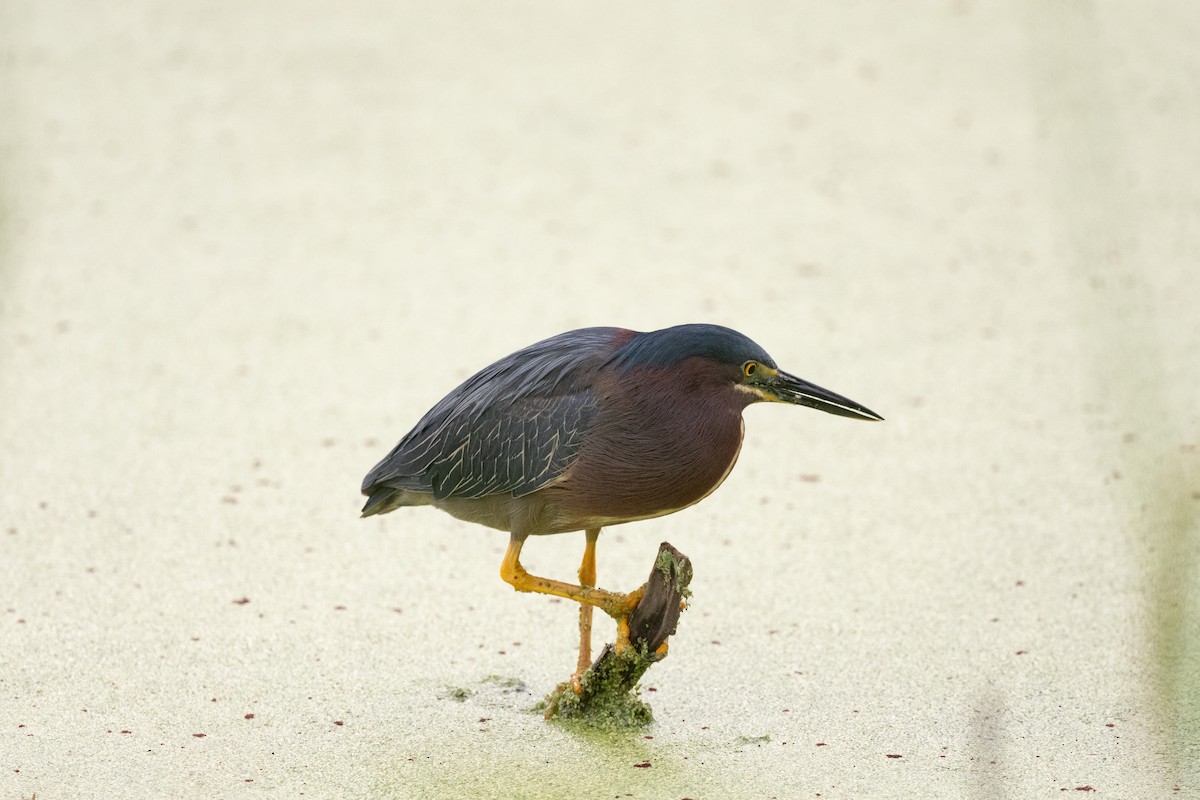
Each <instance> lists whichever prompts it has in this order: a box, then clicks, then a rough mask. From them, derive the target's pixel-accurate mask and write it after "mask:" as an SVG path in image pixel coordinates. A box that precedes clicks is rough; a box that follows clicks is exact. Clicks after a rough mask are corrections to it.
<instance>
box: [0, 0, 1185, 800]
mask: <svg viewBox="0 0 1200 800" xmlns="http://www.w3.org/2000/svg"><path fill="white" fill-rule="evenodd" d="M1197 42H1200V5H1197V4H1194V3H1187V2H1157V3H1156V2H1134V0H1126V1H1125V2H1120V1H1118V0H1112V1H1110V2H1095V3H1087V2H1040V1H1039V2H1034V0H1027V2H1016V3H1000V2H993V3H982V2H966V1H960V2H921V3H783V2H777V3H726V4H719V3H709V2H691V3H672V4H644V3H620V4H617V3H603V4H602V3H588V4H584V3H557V4H556V3H513V2H501V3H397V2H373V3H369V2H364V3H333V2H325V3H321V2H308V3H270V2H250V3H242V2H221V3H201V2H179V3H174V2H172V3H153V2H139V3H84V2H46V1H45V0H7V2H4V3H3V4H2V5H0V104H2V105H0V202H2V204H3V205H2V209H3V211H2V213H3V220H2V223H0V448H2V449H0V487H2V488H0V796H2V797H6V798H7V797H14V798H15V797H19V798H29V797H31V796H32V795H33V794H34V793H36V794H37V797H38V799H39V800H58V798H80V797H145V798H155V797H173V798H174V797H187V798H192V797H194V798H222V797H254V796H259V795H265V794H272V795H273V796H277V797H298V796H299V795H300V793H303V795H304V797H317V798H325V797H330V798H332V797H337V798H349V797H382V798H409V797H411V798H424V797H453V798H462V797H503V798H517V797H529V798H558V797H561V798H593V797H594V798H608V797H627V796H628V797H634V798H652V799H653V798H681V797H691V798H706V799H707V798H741V797H746V798H769V797H778V798H798V797H815V796H816V795H817V794H818V793H819V794H820V795H821V797H823V798H831V797H832V798H860V797H881V798H882V797H889V798H891V797H946V798H959V797H964V796H966V797H980V798H984V797H986V798H996V797H1013V798H1030V797H1056V798H1057V797H1061V796H1063V795H1062V794H1061V790H1062V789H1064V788H1065V789H1067V790H1068V791H1069V792H1070V794H1068V795H1067V796H1079V795H1076V794H1075V790H1076V788H1077V787H1084V786H1090V787H1093V788H1094V789H1095V790H1096V791H1097V795H1096V796H1098V797H1127V798H1149V797H1167V796H1192V797H1195V796H1197V795H1198V794H1200V778H1198V775H1197V771H1198V768H1197V762H1198V761H1200V751H1198V745H1197V720H1198V719H1200V687H1198V684H1197V681H1196V678H1195V675H1196V674H1197V666H1196V665H1197V664H1198V663H1200V646H1198V645H1197V642H1198V640H1200V636H1198V635H1197V619H1198V617H1197V612H1198V608H1197V604H1198V600H1197V592H1196V585H1197V583H1198V582H1200V577H1198V575H1197V568H1196V559H1197V548H1198V545H1197V514H1198V511H1200V463H1198V462H1200V388H1198V387H1200V312H1198V311H1197V308H1198V307H1200V266H1198V262H1200V145H1198V143H1200V126H1198V124H1197V123H1198V122H1200V85H1198V83H1197V81H1198V77H1197V76H1198V75H1200V47H1198V46H1197ZM702 320H703V321H712V322H719V323H724V324H727V325H731V326H733V327H736V328H738V329H740V330H743V331H744V332H746V333H747V334H749V335H750V336H751V337H753V338H754V339H756V340H757V341H758V342H760V343H761V344H762V345H763V346H764V347H766V348H767V349H768V350H769V351H770V352H771V353H772V354H773V355H774V356H775V357H776V359H777V360H778V361H779V362H780V364H781V365H782V366H783V367H784V368H785V369H788V370H790V371H793V372H796V373H798V374H800V375H801V376H803V377H806V378H808V379H810V380H813V381H815V382H817V383H819V384H822V385H826V386H828V387H829V388H831V389H834V390H836V391H839V392H843V393H845V394H847V395H849V396H850V397H853V398H855V399H856V400H859V401H860V402H862V403H865V404H866V405H868V406H870V407H872V408H874V409H876V410H877V411H879V412H880V413H882V414H883V415H884V416H885V417H887V419H888V421H887V422H886V423H883V424H879V425H868V424H862V423H854V422H850V421H848V420H844V419H839V418H836V417H831V416H826V415H822V414H817V413H814V412H810V411H802V410H796V409H789V408H783V407H756V408H752V409H750V410H749V411H748V413H747V415H746V416H747V436H746V444H745V448H744V450H743V454H742V459H741V463H740V464H739V465H738V467H737V469H736V470H735V471H734V472H733V474H732V476H731V477H730V479H729V480H728V482H727V483H726V484H725V486H724V487H722V489H721V490H720V491H718V492H717V493H716V494H714V495H713V496H712V497H711V498H709V499H708V500H706V501H705V502H704V503H703V504H701V505H699V506H697V507H695V508H693V509H690V510H688V511H686V512H684V513H681V514H677V515H675V516H672V517H667V518H663V519H660V520H654V521H649V522H645V523H639V524H636V525H630V526H626V527H624V528H618V529H615V530H613V531H610V532H609V533H607V534H606V535H605V536H604V537H603V538H602V540H601V544H600V582H601V585H604V586H608V587H611V588H615V589H628V588H632V587H633V586H634V585H636V584H637V583H638V582H640V580H641V579H642V578H643V577H644V575H645V573H646V572H647V571H648V569H649V567H650V563H651V561H652V559H653V555H654V552H655V549H656V547H657V544H658V542H659V541H661V540H664V539H666V540H670V541H671V542H672V543H674V544H675V545H676V546H677V547H679V548H680V549H681V550H683V551H684V552H686V553H688V554H689V555H690V556H691V558H692V559H693V561H694V563H695V568H696V578H695V581H694V583H693V588H694V590H695V593H696V596H695V602H694V604H693V606H692V608H691V610H689V611H688V612H687V613H686V614H685V616H684V618H683V620H682V622H681V627H680V630H679V634H678V635H677V636H676V637H675V638H674V639H673V640H672V650H671V656H670V658H669V659H668V660H667V661H666V662H664V663H663V664H662V665H660V666H658V667H655V668H654V670H653V671H652V672H651V673H650V674H649V675H648V677H647V681H646V683H647V685H648V686H650V687H654V688H655V689H656V691H654V692H652V693H647V697H648V699H650V701H651V702H652V703H653V705H654V708H655V712H656V715H657V719H658V722H657V723H656V725H655V726H654V727H653V728H652V729H650V730H649V731H647V732H646V733H645V734H644V735H645V736H652V737H653V738H652V739H650V738H643V734H636V735H632V736H629V737H618V738H605V737H600V738H594V737H588V736H582V735H579V734H576V733H571V732H568V731H564V730H562V729H560V728H557V727H553V726H549V725H546V724H545V723H543V722H542V721H541V720H540V719H539V718H538V717H537V716H536V715H533V714H530V713H527V711H526V709H527V708H528V707H529V706H530V705H531V704H532V703H533V702H534V701H535V700H536V699H537V698H539V697H541V696H542V695H544V694H545V693H546V692H547V691H549V690H550V688H552V687H553V685H554V684H555V683H556V682H557V681H559V680H561V679H562V678H564V677H565V675H566V673H567V672H568V670H569V669H570V666H571V664H572V659H573V650H572V648H573V646H574V641H573V636H574V622H575V610H574V608H572V607H571V606H570V605H569V604H566V603H554V602H551V601H549V600H547V599H544V598H537V597H532V596H528V595H517V594H515V593H514V592H512V590H511V589H509V587H507V586H506V585H504V584H503V583H502V582H501V581H500V579H499V577H498V574H497V573H498V567H499V562H500V553H501V551H502V548H503V545H504V537H503V535H502V534H498V533H495V532H491V531H486V530H483V529H477V528H471V527H469V526H466V525H464V524H462V523H459V522H457V521H455V520H453V519H451V518H449V517H447V516H444V515H440V514H437V513H434V512H432V511H429V510H414V511H407V512H404V513H397V514H393V515H390V516H387V517H384V518H377V519H371V520H368V521H360V520H358V519H356V516H357V510H358V507H359V503H360V498H359V497H358V493H357V492H358V483H359V480H360V479H361V477H362V475H363V473H364V472H365V471H366V470H367V469H368V468H369V467H370V466H371V465H372V464H373V463H374V462H375V461H376V460H377V459H378V458H379V457H380V456H382V455H383V453H384V452H386V450H387V448H388V447H390V446H391V444H392V443H393V442H394V441H395V440H396V439H397V438H399V437H400V436H401V435H402V434H403V433H404V432H405V431H406V430H407V429H408V427H409V426H410V425H411V424H412V423H413V422H414V421H415V420H416V418H417V417H418V416H419V415H420V414H421V413H422V412H423V411H424V410H425V409H426V408H427V407H428V406H429V405H431V404H432V403H433V402H434V401H436V400H437V399H438V398H439V397H441V395H442V394H443V393H444V392H446V391H447V390H449V389H450V388H451V387H452V386H453V385H454V384H455V383H456V382H457V381H458V380H460V379H461V378H463V377H465V376H466V375H467V374H469V373H470V372H471V371H473V370H474V369H476V368H478V367H480V366H482V365H484V364H485V363H487V362H488V361H490V360H491V359H493V358H496V357H499V356H501V355H504V354H505V353H507V352H509V351H511V350H513V349H516V348H517V347H520V346H522V345H524V344H527V343H529V342H531V341H533V340H536V339H539V338H542V337H544V336H547V335H550V334H553V333H556V332H558V331H561V330H564V329H568V328H572V327H577V326H582V325H593V324H604V325H624V326H628V327H635V328H642V329H645V328H655V327H660V326H664V325H668V324H673V323H677V322H683V321H702ZM581 548H582V537H580V536H559V537H552V538H549V539H543V540H537V541H534V542H531V543H530V545H529V546H528V547H527V548H526V552H527V565H528V566H529V567H530V568H531V569H534V570H537V571H540V572H542V573H547V574H552V575H557V576H560V577H568V576H570V575H571V573H572V570H573V569H574V566H575V564H576V563H577V559H578V555H579V552H580V550H581ZM241 598H249V600H250V602H249V603H246V604H236V603H234V601H235V600H238V599H241ZM397 608H398V609H400V611H399V612H397V611H396V610H394V609H397ZM603 633H605V634H606V635H607V636H608V638H611V631H609V630H604V631H603ZM518 642H519V644H517V643H518ZM597 642H598V643H599V636H598V637H597ZM717 642H719V644H717ZM491 675H499V676H503V677H505V678H516V679H519V680H520V681H522V682H523V683H524V684H525V686H526V687H527V690H526V691H523V692H506V691H504V687H503V685H502V684H500V683H496V682H489V681H488V680H487V678H488V676H491ZM447 687H460V688H465V689H469V690H472V691H473V692H474V694H473V695H472V696H471V697H470V698H469V699H468V700H466V701H464V702H461V703H459V702H455V701H453V700H452V699H449V698H448V697H447V692H448V688H447ZM247 714H253V715H254V717H253V718H252V719H245V715H247ZM485 718H486V720H487V721H486V722H483V721H480V720H483V719H485ZM338 721H340V722H342V723H343V724H342V725H337V724H335V723H336V722H338ZM122 731H129V733H122ZM200 733H203V734H205V736H204V737H203V738H200V737H197V736H196V735H195V734H200ZM766 734H769V735H770V739H769V740H765V741H764V740H758V737H762V736H764V735H766ZM818 743H824V746H817V744H818ZM888 754H893V755H901V756H902V758H898V759H890V758H887V757H886V756H887V755H888ZM645 761H649V762H650V763H651V764H652V766H651V767H648V768H637V767H634V766H633V765H634V764H639V763H643V762H645ZM1176 789H1178V792H1176V791H1175V790H1176Z"/></svg>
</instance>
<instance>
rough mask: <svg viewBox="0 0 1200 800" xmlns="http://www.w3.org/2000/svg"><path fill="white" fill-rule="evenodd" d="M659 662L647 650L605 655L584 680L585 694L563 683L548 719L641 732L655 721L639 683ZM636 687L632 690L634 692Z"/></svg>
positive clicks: (607, 651) (606, 650) (548, 710)
mask: <svg viewBox="0 0 1200 800" xmlns="http://www.w3.org/2000/svg"><path fill="white" fill-rule="evenodd" d="M654 661H655V659H654V658H652V657H651V656H649V655H647V654H646V652H645V650H644V649H639V648H637V647H633V646H630V647H627V648H626V649H625V651H624V652H623V653H617V652H616V650H615V648H613V646H612V645H611V644H610V645H605V647H604V652H603V653H601V654H600V658H598V659H596V663H595V664H593V665H592V668H591V669H589V670H588V671H587V672H585V673H584V674H583V677H582V678H581V679H580V683H581V684H582V688H583V691H582V692H581V693H580V694H575V690H574V688H572V686H571V684H570V683H569V682H568V683H560V684H559V685H558V688H556V689H555V690H554V691H553V692H552V693H551V694H550V696H549V697H548V698H546V712H545V717H546V719H559V720H563V721H570V722H578V723H582V724H583V725H586V726H587V727H593V728H606V729H617V728H641V727H644V726H646V725H649V724H650V723H651V722H653V721H654V716H653V714H652V713H651V710H650V706H649V705H648V704H647V703H646V702H645V701H643V700H642V699H641V698H640V697H638V694H637V681H638V679H639V678H641V677H642V675H643V674H645V672H646V670H648V669H649V668H650V665H651V664H653V663H654ZM631 686H632V688H631Z"/></svg>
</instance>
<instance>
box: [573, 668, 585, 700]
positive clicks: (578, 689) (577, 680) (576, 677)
mask: <svg viewBox="0 0 1200 800" xmlns="http://www.w3.org/2000/svg"><path fill="white" fill-rule="evenodd" d="M571 691H572V692H574V693H575V696H576V697H582V696H583V676H582V675H580V674H579V673H578V672H572V673H571Z"/></svg>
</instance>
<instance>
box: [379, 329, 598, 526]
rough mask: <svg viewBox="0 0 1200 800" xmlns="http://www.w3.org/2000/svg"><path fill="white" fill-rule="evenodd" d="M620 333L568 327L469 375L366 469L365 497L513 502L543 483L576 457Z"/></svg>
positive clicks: (554, 476) (559, 472)
mask: <svg viewBox="0 0 1200 800" xmlns="http://www.w3.org/2000/svg"><path fill="white" fill-rule="evenodd" d="M619 332H620V329H619V328H584V329H582V330H577V331H569V332H568V333H564V334H560V335H558V336H555V337H552V338H550V339H546V340H544V341H541V342H538V343H537V344H534V345H531V346H529V347H527V348H525V349H523V350H518V351H517V352H515V353H513V354H512V355H509V356H506V357H504V358H502V359H500V360H499V361H497V362H496V363H494V364H492V365H490V366H488V367H486V368H484V369H483V370H481V371H480V372H478V373H477V374H475V375H473V376H471V377H470V378H468V379H467V380H466V381H464V382H463V383H462V384H461V385H460V386H459V387H458V388H456V389H455V390H454V391H452V392H451V393H450V394H448V395H447V396H446V397H445V398H443V399H442V401H441V402H439V403H438V404H437V405H436V406H434V407H433V408H432V409H430V411H429V412H428V413H427V414H426V415H425V416H424V417H423V418H422V419H421V421H420V422H418V423H417V425H416V427H414V428H413V429H412V431H410V432H409V433H408V435H407V436H405V437H404V438H403V439H401V440H400V443H399V444H397V445H396V447H395V448H393V450H392V452H390V453H389V454H388V455H387V457H386V458H384V459H383V460H382V461H380V462H379V464H377V465H376V466H375V468H374V469H372V470H371V471H370V472H369V473H367V476H366V478H365V479H364V480H363V493H364V494H368V495H371V497H372V501H375V499H376V495H377V494H379V493H380V491H381V490H384V494H385V496H386V494H387V492H386V490H389V489H393V490H395V489H407V490H410V491H417V492H426V493H432V494H433V496H434V497H435V498H437V499H439V500H441V499H445V498H448V497H460V498H474V497H486V496H488V495H498V494H511V495H512V496H514V497H520V496H521V495H525V494H529V493H531V492H535V491H537V490H538V489H540V488H542V487H543V486H545V485H546V484H548V483H550V482H551V481H553V480H554V479H555V478H557V477H558V476H559V475H560V474H562V472H563V471H564V470H565V469H566V468H567V467H568V466H569V465H570V464H571V462H572V461H574V460H575V458H576V456H577V455H578V454H579V450H580V448H581V447H582V445H583V438H584V435H585V433H586V431H587V429H588V426H589V425H590V424H591V421H592V419H593V417H594V416H595V413H596V403H597V400H596V394H595V390H594V378H595V375H596V372H597V370H598V369H599V367H600V366H601V365H602V364H603V363H604V361H605V359H606V358H607V357H608V356H609V355H610V354H611V353H612V350H613V346H614V340H615V339H616V337H617V334H618V333H619ZM371 505H372V502H369V503H368V506H371Z"/></svg>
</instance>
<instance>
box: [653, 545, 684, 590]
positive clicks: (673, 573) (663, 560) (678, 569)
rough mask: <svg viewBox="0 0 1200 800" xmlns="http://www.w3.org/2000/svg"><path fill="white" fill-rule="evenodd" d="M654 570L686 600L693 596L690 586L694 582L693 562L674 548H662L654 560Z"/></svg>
mask: <svg viewBox="0 0 1200 800" xmlns="http://www.w3.org/2000/svg"><path fill="white" fill-rule="evenodd" d="M654 569H655V570H656V571H657V572H661V573H662V575H663V577H665V578H666V579H667V580H668V581H669V582H670V584H671V588H672V589H674V590H675V591H676V592H678V593H679V596H680V597H682V598H684V599H685V600H686V599H687V598H689V597H691V596H692V590H691V589H689V588H688V584H689V583H691V582H692V562H691V561H689V560H688V558H687V556H684V555H683V554H681V553H680V552H679V551H678V550H676V549H675V548H673V547H662V548H660V549H659V551H658V558H656V559H655V560H654Z"/></svg>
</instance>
